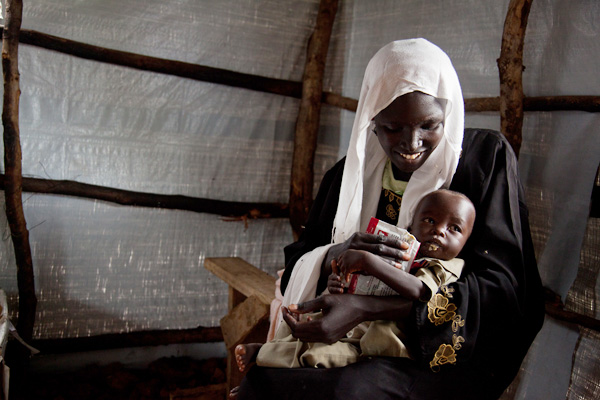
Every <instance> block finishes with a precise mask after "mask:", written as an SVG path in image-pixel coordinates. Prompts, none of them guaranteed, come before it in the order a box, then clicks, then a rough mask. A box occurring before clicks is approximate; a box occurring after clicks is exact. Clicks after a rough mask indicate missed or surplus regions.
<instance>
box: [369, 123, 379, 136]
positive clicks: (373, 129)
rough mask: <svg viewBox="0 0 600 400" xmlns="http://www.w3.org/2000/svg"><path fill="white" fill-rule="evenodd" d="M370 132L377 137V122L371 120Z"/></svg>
mask: <svg viewBox="0 0 600 400" xmlns="http://www.w3.org/2000/svg"><path fill="white" fill-rule="evenodd" d="M369 131H371V132H373V133H374V134H375V136H377V129H376V127H375V120H371V122H370V123H369Z"/></svg>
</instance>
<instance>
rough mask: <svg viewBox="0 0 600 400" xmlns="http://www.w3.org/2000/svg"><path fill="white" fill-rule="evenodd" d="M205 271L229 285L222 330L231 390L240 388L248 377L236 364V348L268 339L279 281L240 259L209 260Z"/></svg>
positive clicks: (205, 262) (206, 262) (206, 260)
mask: <svg viewBox="0 0 600 400" xmlns="http://www.w3.org/2000/svg"><path fill="white" fill-rule="evenodd" d="M204 268H206V269H207V270H209V271H210V272H212V273H213V274H215V275H216V276H218V277H219V278H220V279H222V280H223V281H224V282H225V283H227V284H228V285H229V312H228V313H227V315H226V316H224V317H223V318H221V331H222V332H223V340H224V341H225V346H226V347H227V388H228V389H227V390H228V391H229V390H231V389H232V388H234V387H236V386H238V385H239V384H240V382H241V380H242V378H243V376H244V374H242V373H241V372H239V370H238V368H237V364H236V362H235V355H234V349H235V346H237V345H238V344H240V343H251V342H260V343H264V342H265V340H266V338H267V333H268V331H269V313H270V307H271V302H272V301H273V299H275V281H276V278H275V277H273V276H271V275H269V274H267V273H266V272H264V271H261V270H260V269H258V268H256V267H255V266H254V265H252V264H249V263H248V262H246V261H244V260H243V259H241V258H239V257H222V258H206V259H205V260H204Z"/></svg>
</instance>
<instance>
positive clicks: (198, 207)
mask: <svg viewBox="0 0 600 400" xmlns="http://www.w3.org/2000/svg"><path fill="white" fill-rule="evenodd" d="M5 186H6V176H4V175H2V174H0V189H1V188H4V187H5ZM22 187H23V191H25V192H30V193H44V194H59V195H66V196H75V197H82V198H88V199H95V200H102V201H110V202H112V203H116V204H121V205H127V206H137V207H154V208H166V209H174V210H185V211H194V212H202V213H210V214H217V215H222V216H224V217H234V218H237V217H239V218H249V219H256V218H287V217H289V213H288V205H287V204H279V203H243V202H236V201H222V200H212V199H204V198H197V197H188V196H181V195H165V194H154V193H142V192H133V191H129V190H122V189H114V188H108V187H105V186H96V185H90V184H87V183H81V182H75V181H67V180H50V179H38V178H23V185H22Z"/></svg>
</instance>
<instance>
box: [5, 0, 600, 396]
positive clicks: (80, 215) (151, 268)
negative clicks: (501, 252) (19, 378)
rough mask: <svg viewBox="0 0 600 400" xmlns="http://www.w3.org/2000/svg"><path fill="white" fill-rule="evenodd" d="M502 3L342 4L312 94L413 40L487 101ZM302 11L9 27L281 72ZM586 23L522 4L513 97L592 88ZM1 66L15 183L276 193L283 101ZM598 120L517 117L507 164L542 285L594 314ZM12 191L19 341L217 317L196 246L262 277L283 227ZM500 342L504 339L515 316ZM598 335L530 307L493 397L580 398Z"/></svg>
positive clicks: (301, 47) (163, 82)
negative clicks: (526, 348) (520, 194)
mask: <svg viewBox="0 0 600 400" xmlns="http://www.w3.org/2000/svg"><path fill="white" fill-rule="evenodd" d="M508 3H509V1H508V0H503V1H489V2H481V1H477V0H473V1H464V0H461V1H458V0H449V1H444V2H437V1H408V0H406V1H393V0H374V1H369V2H364V1H344V0H342V1H340V8H339V11H338V15H337V19H336V23H335V26H334V32H333V36H332V42H331V46H330V52H329V57H328V60H327V67H326V77H325V90H329V91H333V92H337V93H341V94H342V95H344V96H348V97H353V98H357V97H358V94H359V90H360V84H361V80H362V76H363V73H364V69H365V67H366V64H367V62H368V60H369V59H370V57H371V56H372V55H373V54H374V53H375V51H376V50H377V49H379V48H380V47H381V46H383V45H384V44H386V43H388V42H390V41H392V40H395V39H402V38H410V37H425V38H427V39H429V40H431V41H432V42H434V43H436V44H438V45H439V46H440V47H441V48H443V49H444V50H446V52H447V53H448V54H449V56H450V58H451V59H452V61H453V63H454V65H455V67H456V69H457V72H458V75H459V78H460V80H461V84H462V88H463V94H464V96H465V98H471V97H492V96H498V94H499V80H498V70H497V66H496V59H497V58H498V56H499V54H500V45H501V36H502V28H503V24H504V19H505V15H506V11H507V8H508ZM317 7H318V1H316V0H314V1H308V0H306V1H274V0H265V1H250V0H247V1H235V0H226V1H219V2H212V1H192V0H187V1H186V0H178V1H169V2H164V1H158V0H129V1H127V2H122V1H116V0H102V1H100V0H97V1H85V2H82V1H76V0H33V1H28V2H26V3H25V5H24V17H23V29H32V30H36V31H40V32H44V33H48V34H52V35H56V36H60V37H64V38H68V39H73V40H77V41H81V42H85V43H89V44H94V45H99V46H103V47H107V48H113V49H118V50H124V51H130V52H134V53H140V54H145V55H150V56H155V57H161V58H167V59H173V60H180V61H186V62H192V63H198V64H202V65H208V66H214V67H219V68H226V69H230V70H234V71H239V72H244V73H253V74H257V75H261V76H268V77H273V78H282V79H290V80H296V81H300V80H301V77H302V71H303V66H304V61H305V51H306V44H307V41H308V38H309V36H310V33H311V31H312V29H313V26H314V22H315V18H316V11H317ZM599 21H600V3H598V2H597V1H594V0H582V1H578V2H565V1H560V0H535V1H534V2H533V6H532V9H531V13H530V16H529V23H528V27H527V32H526V39H525V51H524V65H525V66H526V69H525V71H524V74H523V82H524V91H525V95H526V96H544V95H549V96H552V95H599V94H600V93H599V91H600V76H599V75H598V74H597V71H598V68H599V64H600V37H599V36H600V26H599V24H600V22H599ZM19 64H20V72H21V90H22V95H21V115H20V123H21V142H22V146H23V174H24V175H25V176H32V177H42V178H51V179H68V180H76V181H80V182H86V183H92V184H96V185H103V186H109V187H115V188H122V189H128V190H136V191H143V192H152V193H163V194H183V195H187V196H195V197H207V198H214V199H222V200H236V201H268V202H283V203H285V202H287V199H288V193H289V176H290V166H291V152H292V139H293V132H294V124H295V119H296V115H297V111H298V107H299V101H298V100H295V99H290V98H286V97H282V96H277V95H271V94H264V93H258V92H253V91H249V90H243V89H236V88H230V87H226V86H219V85H213V84H207V83H203V82H196V81H192V80H189V79H182V78H177V77H171V76H167V75H161V74H156V73H150V72H143V71H137V70H132V69H128V68H124V67H118V66H112V65H108V64H103V63H98V62H93V61H87V60H82V59H77V58H75V57H70V56H66V55H62V54H59V53H56V52H51V51H47V50H43V49H40V48H37V47H33V46H27V45H22V46H21V47H20V58H19ZM353 117H354V114H353V113H351V112H348V111H340V110H337V109H334V108H332V107H327V106H326V107H324V109H323V112H322V118H321V132H320V143H319V148H318V154H317V161H316V165H315V185H317V184H318V182H319V180H320V178H321V176H322V174H323V173H324V171H325V170H326V169H327V168H328V167H330V166H331V165H333V163H334V162H335V161H336V160H337V159H338V157H340V156H342V155H343V154H344V153H345V149H346V147H347V142H348V138H349V135H350V131H351V125H352V119H353ZM465 125H466V126H470V127H482V128H486V127H489V128H493V129H499V126H500V119H499V116H498V113H468V114H467V116H466V124H465ZM599 131H600V115H598V114H593V113H585V112H535V113H533V112H532V113H526V114H525V121H524V126H523V146H522V148H521V153H520V159H519V161H520V166H521V174H522V178H523V182H524V184H525V186H526V191H527V196H528V201H529V206H530V209H531V213H532V215H531V222H532V228H533V234H534V240H535V243H536V251H537V256H538V261H539V265H540V272H541V274H542V277H543V280H544V284H545V285H546V286H547V287H549V288H551V289H552V290H554V291H556V292H557V293H559V294H560V295H561V296H562V297H563V299H564V300H566V301H567V303H568V305H569V306H571V307H572V308H573V309H575V310H576V311H578V312H580V313H583V314H586V315H589V316H592V317H595V318H598V317H599V312H598V307H597V304H596V299H597V298H598V293H599V291H600V284H599V283H598V282H599V280H598V269H599V267H598V265H599V263H598V258H599V256H598V248H600V246H598V222H597V219H596V220H594V219H590V220H589V223H588V207H589V201H590V197H591V190H592V186H593V181H594V176H595V174H596V171H597V168H598V165H599V163H600V140H599V138H600V134H599V133H600V132H599ZM23 201H24V203H25V204H24V206H25V213H26V215H25V216H26V218H27V222H28V228H29V230H30V235H31V237H30V239H31V243H32V251H33V264H34V268H35V276H36V290H37V294H38V300H39V303H38V313H37V320H36V326H35V336H36V337H38V338H49V337H74V336H88V335H97V334H102V333H113V332H125V331H137V330H142V329H177V328H190V327H196V326H199V325H204V326H216V325H218V323H219V319H220V318H221V317H222V316H223V315H224V314H225V312H226V307H227V289H226V286H225V285H224V284H223V283H222V282H220V281H219V280H218V279H216V278H215V277H213V276H212V275H211V274H209V273H208V272H206V271H205V270H204V268H203V266H202V264H203V260H204V258H205V257H214V256H240V257H243V258H245V259H246V260H247V261H249V262H251V263H253V264H255V265H257V266H259V267H260V268H262V269H264V270H265V271H267V272H269V273H272V274H274V273H275V271H276V270H277V269H280V268H282V266H283V252H282V248H283V246H284V245H285V244H287V243H289V242H291V241H292V235H291V228H290V226H289V223H288V222H287V221H286V220H283V219H281V220H278V219H273V220H250V221H249V222H248V225H247V227H246V226H245V225H244V223H243V222H241V221H234V222H232V221H225V220H223V219H222V218H220V217H218V216H214V215H209V214H197V213H192V212H184V211H172V210H157V209H145V208H135V207H122V206H117V205H113V204H108V203H104V202H100V201H91V200H83V199H77V198H68V197H63V196H47V195H38V194H35V195H32V194H28V193H25V194H24V196H23ZM0 224H2V226H3V239H4V240H3V241H2V242H1V244H0V260H1V261H0V286H1V287H2V288H3V289H4V290H5V291H6V292H7V294H8V296H9V300H10V304H12V305H13V306H14V304H15V301H16V295H17V289H16V277H15V275H16V274H15V267H14V259H13V256H12V245H11V243H10V240H9V239H8V237H9V236H10V235H9V231H8V226H7V223H6V219H5V216H4V215H0ZM586 229H587V234H586ZM580 265H581V266H580ZM578 271H579V276H578V275H577V273H578ZM576 278H577V279H576ZM13 308H14V307H13ZM507 334H518V327H508V328H507ZM598 339H599V338H598V334H597V332H596V333H594V332H591V331H587V330H582V331H581V332H580V330H579V329H578V328H577V327H576V326H573V325H568V324H564V323H561V322H558V321H555V320H553V319H552V318H547V320H546V323H545V326H544V328H543V330H542V332H541V333H540V335H539V336H538V339H537V340H536V343H535V344H534V346H533V347H532V350H531V351H530V354H529V356H528V359H527V360H526V362H525V363H524V371H523V372H522V373H521V374H520V376H519V377H518V379H517V382H515V385H514V386H513V387H511V388H510V389H509V391H508V392H507V393H506V394H505V396H504V397H505V398H527V399H536V398H539V399H555V398H556V399H559V398H560V399H562V398H565V396H567V397H568V398H570V399H583V398H590V399H591V398H596V397H598V393H600V388H599V387H598V383H597V382H598V379H597V377H598V375H599V374H600V366H599V365H598V363H597V357H595V356H594V350H593V349H594V348H597V346H598ZM549 349H550V350H549ZM574 354H575V356H574ZM499 356H501V349H499ZM594 360H595V361H594ZM549 377H550V378H549ZM594 377H595V378H594ZM594 382H596V383H594Z"/></svg>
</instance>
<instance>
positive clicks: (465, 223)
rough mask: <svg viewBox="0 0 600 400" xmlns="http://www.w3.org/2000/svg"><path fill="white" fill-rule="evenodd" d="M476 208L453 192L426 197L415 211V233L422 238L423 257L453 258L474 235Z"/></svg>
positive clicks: (421, 253)
mask: <svg viewBox="0 0 600 400" xmlns="http://www.w3.org/2000/svg"><path fill="white" fill-rule="evenodd" d="M474 221H475V210H474V208H473V205H472V204H471V203H470V202H469V201H467V200H466V199H464V198H462V197H459V196H452V195H451V194H447V193H443V194H437V193H436V194H434V195H432V196H428V197H426V198H424V199H423V200H422V201H421V203H420V204H419V206H418V207H417V210H416V212H415V218H414V221H413V224H412V226H411V233H412V234H413V235H414V236H415V237H416V238H417V240H418V241H419V242H421V247H420V249H419V255H420V256H422V257H432V258H439V259H442V260H450V259H452V258H454V257H456V256H457V255H458V253H460V251H461V250H462V248H463V246H464V245H465V243H466V242H467V239H468V238H469V236H470V235H471V230H472V229H473V222H474Z"/></svg>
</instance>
